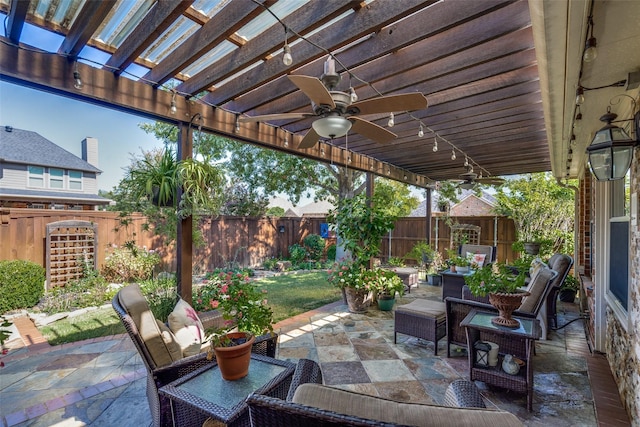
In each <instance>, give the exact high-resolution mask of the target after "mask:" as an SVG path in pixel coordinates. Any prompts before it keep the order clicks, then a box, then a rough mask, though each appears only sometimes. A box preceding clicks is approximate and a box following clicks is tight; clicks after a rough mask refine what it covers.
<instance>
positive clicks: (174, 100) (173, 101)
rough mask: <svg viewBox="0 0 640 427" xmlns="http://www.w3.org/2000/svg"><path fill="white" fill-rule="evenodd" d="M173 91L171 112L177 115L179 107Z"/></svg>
mask: <svg viewBox="0 0 640 427" xmlns="http://www.w3.org/2000/svg"><path fill="white" fill-rule="evenodd" d="M172 92H173V93H172V94H171V106H170V107H169V112H170V113H171V114H172V115H174V116H175V115H176V113H177V112H178V107H176V91H175V90H173V91H172ZM237 124H238V122H236V125H237Z"/></svg>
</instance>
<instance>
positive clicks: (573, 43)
mask: <svg viewBox="0 0 640 427" xmlns="http://www.w3.org/2000/svg"><path fill="white" fill-rule="evenodd" d="M529 7H530V11H531V19H532V25H533V28H534V41H535V44H536V53H537V59H538V66H539V73H540V82H541V87H542V95H543V97H542V100H543V106H544V112H545V123H546V125H547V135H548V140H549V145H550V148H551V150H552V170H553V174H554V176H556V177H558V178H564V177H566V176H567V173H568V174H569V176H570V177H577V176H580V175H581V173H582V172H583V171H584V165H585V158H586V156H585V149H586V147H587V146H588V145H589V144H590V143H591V140H592V139H593V135H594V133H595V131H597V130H598V129H599V128H601V127H602V126H603V125H604V124H603V123H602V122H600V121H599V118H600V116H602V115H603V114H604V113H605V112H606V109H607V106H608V105H610V103H611V104H612V105H611V110H612V112H614V113H616V114H618V120H622V119H629V118H631V116H632V114H633V113H634V111H638V105H636V107H635V110H633V102H632V101H631V99H630V98H628V97H624V96H623V97H616V95H619V94H626V95H629V96H631V97H633V98H634V99H635V100H636V104H638V98H639V94H640V90H639V89H638V88H635V89H632V90H626V85H625V87H614V88H605V89H597V90H587V91H585V103H584V104H583V105H582V106H581V107H580V111H581V113H582V117H583V120H582V122H583V124H582V126H580V128H579V130H575V131H573V132H572V126H573V122H574V117H575V108H576V107H575V96H576V88H577V87H578V84H580V85H582V86H583V87H586V88H595V87H601V86H606V85H609V84H612V83H614V82H617V81H620V80H625V79H627V76H628V73H630V72H634V71H640V2H637V1H625V0H596V1H594V2H593V22H594V31H593V35H594V37H596V39H597V44H598V46H597V49H598V56H597V58H596V59H595V60H594V61H592V62H590V63H583V62H582V53H583V50H584V45H585V41H586V39H587V22H588V17H589V12H590V8H591V1H589V0H570V1H559V0H530V2H529ZM581 72H582V76H581V77H580V73H581ZM618 126H621V127H626V128H627V130H629V133H630V134H631V132H630V129H631V127H632V126H631V122H625V123H618ZM572 133H574V134H575V136H576V143H575V146H574V147H573V158H572V161H570V162H569V163H568V162H567V155H568V152H569V147H570V143H569V142H570V138H571V134H572ZM568 164H570V169H569V170H567V165H568Z"/></svg>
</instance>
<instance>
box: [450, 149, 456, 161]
mask: <svg viewBox="0 0 640 427" xmlns="http://www.w3.org/2000/svg"><path fill="white" fill-rule="evenodd" d="M455 159H456V150H455V149H453V148H452V149H451V160H455Z"/></svg>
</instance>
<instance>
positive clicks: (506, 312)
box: [489, 292, 530, 328]
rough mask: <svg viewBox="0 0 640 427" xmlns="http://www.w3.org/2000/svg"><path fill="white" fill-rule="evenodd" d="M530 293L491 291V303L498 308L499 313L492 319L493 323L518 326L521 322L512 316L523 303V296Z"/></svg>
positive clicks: (510, 326) (508, 326)
mask: <svg viewBox="0 0 640 427" xmlns="http://www.w3.org/2000/svg"><path fill="white" fill-rule="evenodd" d="M527 295H530V294H529V292H516V293H503V292H498V293H490V294H489V303H490V304H491V305H492V306H494V307H495V308H497V309H498V313H499V315H498V316H497V317H494V318H493V319H491V323H493V324H494V325H496V326H504V327H507V328H517V327H519V326H520V322H518V321H517V320H516V319H514V318H512V317H511V314H512V313H513V312H514V310H517V309H518V308H519V307H520V306H521V305H522V298H524V297H526V296H527Z"/></svg>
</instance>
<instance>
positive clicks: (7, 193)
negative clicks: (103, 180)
mask: <svg viewBox="0 0 640 427" xmlns="http://www.w3.org/2000/svg"><path fill="white" fill-rule="evenodd" d="M0 198H2V199H20V200H23V199H33V200H34V203H41V201H42V200H45V199H46V200H56V201H71V202H78V203H79V202H82V203H86V204H95V205H106V204H109V203H110V202H111V200H110V199H107V198H105V197H102V196H98V195H97V194H87V193H78V192H67V191H42V190H24V189H17V188H2V187H0Z"/></svg>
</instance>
